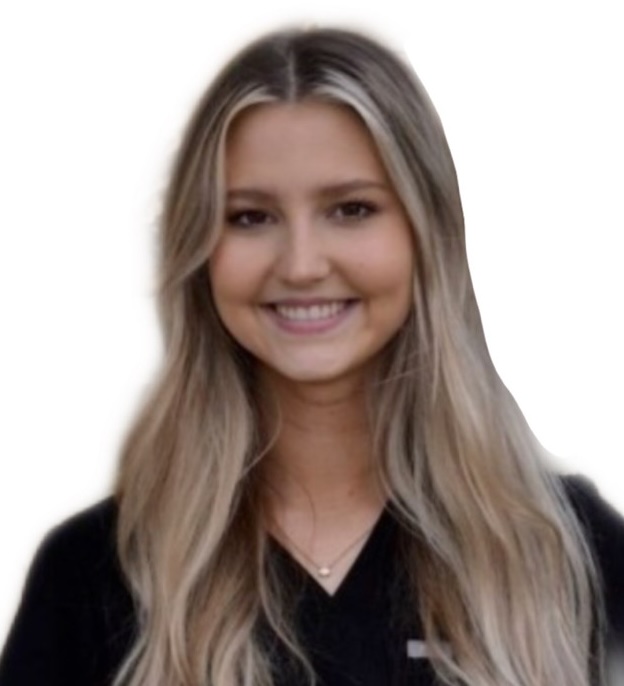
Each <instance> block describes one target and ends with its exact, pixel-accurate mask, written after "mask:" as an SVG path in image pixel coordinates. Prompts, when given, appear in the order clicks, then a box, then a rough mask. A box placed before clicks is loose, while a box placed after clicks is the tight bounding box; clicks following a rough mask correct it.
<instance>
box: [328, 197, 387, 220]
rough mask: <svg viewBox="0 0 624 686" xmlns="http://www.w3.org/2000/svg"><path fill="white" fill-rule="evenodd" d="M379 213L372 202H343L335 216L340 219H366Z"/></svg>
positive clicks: (336, 210) (337, 208)
mask: <svg viewBox="0 0 624 686" xmlns="http://www.w3.org/2000/svg"><path fill="white" fill-rule="evenodd" d="M376 211H377V207H376V206H375V205H373V203H370V202H362V201H360V200H350V201H349V202H343V203H341V204H340V205H338V206H337V207H336V209H335V214H336V215H337V216H338V218H339V219H345V220H349V219H366V218H367V217H370V216H371V215H372V214H374V213H375V212H376Z"/></svg>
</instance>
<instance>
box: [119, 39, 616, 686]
mask: <svg viewBox="0 0 624 686" xmlns="http://www.w3.org/2000/svg"><path fill="white" fill-rule="evenodd" d="M310 100H315V101H323V102H330V103H338V104H341V105H343V106H345V107H349V108H351V109H352V110H353V111H355V112H356V113H357V115H359V117H360V118H361V119H362V121H363V122H364V124H365V125H366V127H367V128H368V131H369V132H370V134H371V136H372V138H373V140H374V141H375V143H376V145H377V147H378V150H379V153H380V155H381V158H382V160H383V162H384V164H385V166H386V169H387V172H388V174H389V177H390V179H391V181H392V183H393V185H394V188H395V191H396V193H397V196H398V197H399V198H400V200H401V202H402V203H403V206H404V208H405V211H406V213H407V216H408V217H409V220H410V224H411V228H412V230H413V237H414V245H415V265H416V266H415V270H414V274H413V306H412V308H411V311H410V314H409V316H408V318H407V320H406V322H405V323H404V325H403V326H402V328H401V329H400V330H399V331H398V333H397V334H396V336H395V337H394V338H393V339H392V340H391V341H390V342H389V343H388V345H387V346H386V348H385V349H384V351H383V356H382V363H381V364H379V365H378V367H377V370H376V372H375V376H374V378H371V379H370V384H369V387H368V388H367V393H368V408H369V416H370V423H371V424H370V426H371V432H372V436H373V440H374V451H375V456H376V469H377V475H378V478H379V483H380V484H381V485H382V487H383V490H384V494H385V496H386V497H387V499H388V501H389V503H390V504H392V505H393V511H394V512H396V513H397V515H396V516H397V518H398V519H399V521H400V525H401V527H402V530H403V531H405V532H408V533H409V541H410V550H409V556H408V561H407V562H406V564H407V566H408V572H409V575H410V583H411V584H412V587H413V593H414V596H413V597H414V599H415V602H414V608H416V606H418V612H419V616H420V619H421V622H422V626H423V629H424V632H425V639H426V641H427V643H428V646H429V650H430V653H431V655H432V658H431V659H432V665H433V667H434V669H435V671H436V673H437V675H438V677H439V678H440V680H441V682H442V683H446V684H464V685H466V686H536V685H538V684H539V685H540V686H546V685H548V686H588V685H589V684H590V682H591V680H592V678H594V674H597V675H598V678H599V679H602V676H601V669H602V668H601V665H602V657H601V655H602V653H603V650H602V638H601V637H602V633H601V631H599V630H596V627H598V628H600V627H602V626H603V623H604V621H605V620H604V611H603V608H602V600H601V595H600V588H599V583H598V572H597V569H596V566H595V564H594V562H593V560H592V556H591V552H590V550H589V548H588V545H587V543H586V540H585V538H584V536H583V532H582V530H581V528H580V526H579V524H578V521H577V519H576V518H575V516H574V512H573V510H572V509H571V507H570V505H569V503H568V500H567V498H566V494H565V492H564V490H563V486H562V484H561V480H560V478H559V477H558V475H556V473H555V471H556V470H555V468H554V466H553V465H552V464H551V463H550V461H549V459H550V458H549V456H548V455H547V453H546V452H545V451H544V450H543V448H542V447H541V446H540V444H539V443H538V441H537V440H536V439H535V437H534V436H533V434H532V432H531V430H530V428H529V427H528V425H527V423H526V421H525V419H524V417H523V415H522V413H521V412H520V410H519V408H518V406H517V405H516V403H515V401H514V399H513V398H512V396H511V394H510V393H509V391H508V390H507V388H506V387H505V385H504V384H503V382H502V381H501V379H500V378H499V376H498V374H497V372H496V370H495V368H494V365H493V363H492V360H491V358H490V355H489V353H488V349H487V345H486V341H485V337H484V333H483V328H482V324H481V318H480V314H479V310H478V306H477V302H476V299H475V294H474V290H473V286H472V282H471V278H470V273H469V269H468V261H467V256H466V245H465V235H464V220H463V214H462V207H461V200H460V194H459V188H458V184H457V178H456V173H455V167H454V164H453V160H452V157H451V154H450V151H449V147H448V144H447V141H446V138H445V135H444V131H443V128H442V125H441V123H440V120H439V118H438V115H437V113H436V111H435V109H434V107H433V105H432V103H431V101H430V100H429V98H428V96H427V94H426V92H425V90H424V88H423V86H422V85H421V83H420V81H419V80H418V78H417V76H416V75H415V74H414V72H413V70H412V69H411V67H410V66H409V65H408V63H407V62H406V61H405V60H404V59H403V58H402V57H400V56H399V55H397V54H395V53H394V52H393V51H392V50H391V49H389V48H388V47H386V46H385V45H384V44H383V43H382V42H380V41H378V40H377V39H376V38H373V37H371V36H368V35H365V34H363V33H361V32H359V31H353V30H350V29H341V28H318V27H317V28H311V29H298V28H292V27H289V28H287V29H284V30H281V31H276V32H272V33H270V34H267V35H265V36H262V37H261V38H259V39H257V40H256V41H254V42H253V43H251V44H250V45H248V46H247V47H246V48H244V49H243V50H242V51H241V52H239V53H238V54H237V55H235V56H234V57H233V58H232V59H231V60H230V61H229V63H227V64H226V65H225V67H224V68H223V69H222V70H221V71H220V73H219V74H218V75H217V76H216V78H215V80H214V81H213V82H212V84H211V85H210V86H209V88H208V90H207V91H206V93H205V94H204V96H203V97H202V99H201V101H200V102H199V104H198V106H197V108H196V110H195V112H194V114H193V116H192V118H191V120H190V122H189V124H188V126H187V128H186V131H185V133H184V135H183V139H182V142H181V145H180V147H179V150H178V153H177V156H176V158H175V160H174V163H173V168H172V172H171V177H170V181H169V185H168V187H167V190H166V194H165V198H164V207H163V211H162V216H161V220H160V233H159V262H158V306H159V313H160V318H161V323H162V331H163V339H164V357H163V362H162V366H161V368H160V370H159V373H158V375H157V378H156V379H155V380H154V381H153V383H152V384H151V385H150V387H149V390H148V392H147V393H146V396H145V398H144V399H143V402H142V404H141V407H140V411H139V412H138V414H137V417H136V419H135V421H134V423H133V424H132V426H131V427H130V429H129V431H128V433H127V435H126V436H125V440H124V443H123V446H122V450H121V456H120V463H119V469H118V472H117V475H116V482H115V497H116V500H117V503H118V506H119V509H118V512H119V518H118V524H117V548H118V554H119V558H120V561H121V565H122V568H123V571H124V574H125V577H126V579H127V582H128V585H129V588H130V589H131V591H132V594H133V597H134V601H135V605H136V610H137V617H138V629H139V631H138V635H137V638H136V642H135V643H134V645H133V646H132V649H131V651H130V653H129V655H128V656H127V658H126V660H125V662H124V664H123V665H122V666H121V668H120V670H119V672H118V674H117V678H116V681H115V686H122V685H123V686H242V685H244V686H269V685H270V684H273V683H275V667H274V665H273V664H272V661H271V655H270V653H269V651H268V650H267V649H266V642H264V641H263V640H262V634H261V632H260V631H259V629H258V627H259V626H260V625H261V623H262V622H264V625H265V626H267V625H268V626H269V627H270V628H271V630H272V632H274V634H273V635H277V636H278V637H279V640H281V641H283V643H284V645H285V646H286V648H287V649H288V650H289V651H290V654H291V655H292V656H293V660H294V661H295V663H296V664H297V665H300V666H302V668H303V670H304V671H303V672H302V673H303V674H304V675H305V677H306V679H309V680H310V681H313V680H314V674H313V670H312V668H311V665H310V661H309V660H308V658H307V656H306V652H305V647H304V646H302V645H301V644H300V642H299V641H298V639H297V635H296V632H295V628H294V622H293V614H292V612H291V608H289V602H288V601H289V598H288V594H287V593H286V591H285V590H284V588H285V587H284V585H283V584H282V583H281V580H280V578H279V571H278V570H276V569H275V568H274V566H272V564H271V560H270V556H269V555H268V554H267V550H268V547H267V543H268V540H267V531H266V526H265V524H264V523H263V522H264V520H263V516H262V512H261V511H260V510H261V508H260V505H259V503H260V498H259V495H258V493H259V478H258V469H257V467H258V465H259V464H260V463H261V461H262V459H263V456H264V455H266V453H267V451H268V449H269V447H270V441H271V437H270V436H269V435H268V431H267V429H266V427H264V426H263V425H262V422H261V421H260V416H261V412H260V411H259V407H260V405H261V403H262V402H263V401H262V400H261V398H260V396H259V394H258V393H257V392H256V389H255V385H254V362H255V361H254V359H253V358H252V356H251V355H250V354H249V353H247V352H246V351H245V350H243V349H242V348H241V347H240V346H239V345H237V343H236V342H235V341H234V340H233V339H232V338H231V336H230V335H229V334H228V332H227V331H226V330H225V328H224V326H223V325H222V323H221V321H220V319H219V316H218V314H217V311H216V308H215V305H214V301H213V297H212V293H211V287H210V283H209V278H208V263H209V261H210V258H211V254H212V252H213V249H214V247H215V244H216V242H217V241H218V239H219V235H220V232H221V230H222V227H223V224H224V218H223V217H224V196H225V173H224V165H225V161H226V160H225V153H224V151H225V140H226V136H227V133H228V129H229V127H230V126H231V124H232V121H233V120H234V119H235V117H236V116H237V115H238V114H239V113H240V112H242V111H243V110H246V109H247V108H250V107H253V106H254V105H257V104H259V103H280V102H283V103H293V102H302V101H310ZM416 570H417V573H416ZM414 611H416V610H414ZM592 683H593V682H592Z"/></svg>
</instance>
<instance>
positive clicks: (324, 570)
mask: <svg viewBox="0 0 624 686" xmlns="http://www.w3.org/2000/svg"><path fill="white" fill-rule="evenodd" d="M317 572H318V575H319V576H320V577H323V579H325V578H327V577H328V576H329V575H330V574H331V569H330V568H329V567H319V568H318V569H317Z"/></svg>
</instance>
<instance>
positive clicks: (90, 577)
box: [0, 499, 135, 686]
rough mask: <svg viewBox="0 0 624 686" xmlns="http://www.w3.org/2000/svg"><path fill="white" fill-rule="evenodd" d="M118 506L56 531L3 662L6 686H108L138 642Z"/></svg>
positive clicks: (40, 557) (32, 575) (37, 563)
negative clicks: (119, 553)
mask: <svg viewBox="0 0 624 686" xmlns="http://www.w3.org/2000/svg"><path fill="white" fill-rule="evenodd" d="M114 516H115V509H114V503H113V501H112V499H107V500H105V501H102V502H101V503H98V504H96V505H95V506H93V507H91V508H89V509H88V510H85V511H83V512H81V513H78V514H77V515H75V516H74V517H72V518H70V519H69V520H67V521H66V522H64V523H62V524H61V525H59V526H57V527H56V528H55V529H53V530H52V531H51V532H50V533H49V534H48V535H47V536H46V537H45V539H44V540H43V542H42V543H41V545H40V546H39V549H38V550H37V552H36V554H35V557H34V559H33V561H32V563H31V566H30V569H29V571H28V575H27V577H26V582H25V585H24V589H23V592H22V597H21V602H20V604H19V607H18V610H17V614H16V616H15V619H14V621H13V625H12V627H11V629H10V631H9V634H8V638H7V641H6V644H5V646H4V649H3V652H2V655H0V686H110V684H112V682H113V675H114V674H115V673H116V670H117V668H118V667H119V665H120V663H121V661H122V659H123V657H124V656H125V654H126V653H127V651H128V648H129V646H130V645H131V643H132V641H133V638H134V636H135V619H134V611H133V605H132V600H131V597H130V595H129V593H128V591H127V589H126V587H125V585H124V584H123V581H122V577H121V574H120V569H119V566H118V564H117V558H116V554H115V552H114V521H115V520H114Z"/></svg>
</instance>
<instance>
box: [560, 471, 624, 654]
mask: <svg viewBox="0 0 624 686" xmlns="http://www.w3.org/2000/svg"><path fill="white" fill-rule="evenodd" d="M564 483H565V487H566V490H567V492H568V494H569V497H570V501H571V503H572V506H573V507H574V510H575V512H576V514H577V516H578V518H579V521H580V522H581V524H582V525H583V528H584V529H585V531H586V532H587V535H588V539H589V542H590V544H591V547H592V549H593V551H594V554H595V557H596V561H597V563H598V567H599V569H600V572H601V575H602V583H603V590H604V597H605V605H606V612H607V619H608V621H609V629H610V633H611V637H612V640H613V641H615V642H616V644H617V646H618V648H619V649H622V650H624V517H622V515H621V514H620V513H619V512H618V511H617V510H616V509H615V508H614V507H613V506H612V505H610V504H609V503H608V502H606V501H605V500H604V499H603V498H602V497H601V495H600V493H599V492H598V489H597V488H596V486H595V485H594V484H593V483H592V482H591V481H589V479H587V478H585V477H582V476H577V475H575V476H568V477H566V478H565V480H564Z"/></svg>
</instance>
